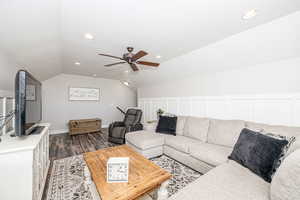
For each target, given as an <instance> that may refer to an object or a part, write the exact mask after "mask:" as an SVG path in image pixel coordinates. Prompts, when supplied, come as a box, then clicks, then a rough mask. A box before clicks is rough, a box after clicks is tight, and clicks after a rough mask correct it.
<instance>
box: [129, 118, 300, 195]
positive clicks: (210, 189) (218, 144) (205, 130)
mask: <svg viewBox="0 0 300 200" xmlns="http://www.w3.org/2000/svg"><path fill="white" fill-rule="evenodd" d="M243 128H249V129H251V130H254V131H264V132H269V133H273V134H279V135H285V136H295V137H296V138H297V140H296V142H294V143H293V145H292V146H291V147H290V149H289V152H288V155H291V156H288V157H287V158H286V159H285V160H288V158H289V157H291V160H292V161H291V163H292V164H291V163H287V164H286V165H292V168H296V170H285V171H283V172H282V173H279V172H281V171H282V169H281V168H284V167H285V166H284V164H285V163H283V164H282V165H283V167H280V169H279V170H278V172H277V173H276V174H275V176H274V179H275V180H278V181H276V182H277V184H275V186H273V188H274V187H275V189H273V191H274V192H273V193H272V192H271V190H272V187H271V185H274V184H273V182H274V179H273V181H272V183H271V184H270V183H267V182H265V181H264V180H263V179H262V178H260V177H258V176H257V175H255V174H254V173H252V172H251V171H250V170H248V169H247V168H245V167H243V166H241V165H239V164H238V163H236V162H234V161H231V160H228V156H229V155H230V153H231V152H232V150H233V147H234V144H235V143H236V141H237V140H238V137H239V134H240V132H241V130H242V129H243ZM155 129H156V124H155V123H154V124H152V125H146V126H145V130H142V131H137V132H131V133H128V134H127V135H126V144H127V145H129V146H131V147H132V148H134V149H135V150H136V151H137V152H140V153H141V154H143V155H144V156H145V157H147V158H152V157H157V156H160V155H162V154H165V155H167V156H170V157H172V158H174V159H175V160H177V161H179V162H181V163H183V164H185V165H187V166H189V167H191V168H193V169H195V170H197V171H199V172H200V173H202V174H204V175H203V176H201V177H200V178H199V179H197V180H196V181H194V182H193V183H191V184H190V185H188V186H187V187H185V188H184V189H183V190H181V191H180V192H178V193H177V194H175V195H173V196H172V197H171V198H170V199H172V200H197V199H200V200H241V199H243V200H270V199H272V200H290V199H292V198H290V195H291V194H290V193H293V194H292V195H298V194H299V197H297V198H299V199H300V187H298V186H295V188H296V189H297V190H298V189H299V191H297V190H296V191H294V190H293V188H292V189H291V188H283V187H281V186H282V184H285V185H287V184H288V185H290V184H292V185H293V184H296V183H297V184H299V185H300V171H299V170H300V166H299V168H297V167H298V165H297V163H300V150H298V151H297V149H299V148H300V128H299V127H287V126H273V125H267V124H259V123H254V122H247V121H242V120H218V119H210V118H198V117H185V116H179V117H178V119H177V126H176V136H173V135H166V134H161V133H156V132H155ZM292 154H293V155H292ZM295 159H296V160H297V159H299V160H297V161H296V162H295V161H293V160H295ZM284 162H285V161H284ZM295 165H296V166H295ZM286 168H287V167H286ZM295 172H298V173H299V174H293V173H295ZM289 173H292V174H289ZM277 174H279V175H278V176H279V178H276V175H277ZM282 174H285V176H291V177H294V178H293V179H291V178H290V177H289V178H287V180H282V179H285V178H282V177H281V176H282ZM285 181H292V182H291V183H286V182H285ZM293 181H294V182H293ZM297 184H296V185H297ZM278 191H280V194H279V192H278ZM286 193H288V194H286ZM276 195H277V196H276ZM284 195H286V196H288V198H286V196H284ZM297 198H295V200H296V199H297ZM292 200H294V199H292Z"/></svg>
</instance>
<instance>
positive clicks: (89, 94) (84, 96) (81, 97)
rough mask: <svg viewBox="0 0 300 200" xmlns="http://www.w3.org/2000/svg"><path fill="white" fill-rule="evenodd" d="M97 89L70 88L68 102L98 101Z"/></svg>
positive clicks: (98, 90)
mask: <svg viewBox="0 0 300 200" xmlns="http://www.w3.org/2000/svg"><path fill="white" fill-rule="evenodd" d="M99 100H100V89H99V88H83V87H70V88H69V101H99Z"/></svg>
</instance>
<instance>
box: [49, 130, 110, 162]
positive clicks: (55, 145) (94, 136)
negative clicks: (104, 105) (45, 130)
mask: <svg viewBox="0 0 300 200" xmlns="http://www.w3.org/2000/svg"><path fill="white" fill-rule="evenodd" d="M107 138H108V132H107V129H102V131H101V132H97V133H90V134H82V135H73V136H70V135H69V134H67V133H66V134H57V135H50V159H51V161H53V160H56V159H62V158H66V157H69V156H75V155H79V154H83V153H85V152H91V151H96V150H98V149H103V148H106V147H112V146H115V144H114V143H111V142H108V140H107Z"/></svg>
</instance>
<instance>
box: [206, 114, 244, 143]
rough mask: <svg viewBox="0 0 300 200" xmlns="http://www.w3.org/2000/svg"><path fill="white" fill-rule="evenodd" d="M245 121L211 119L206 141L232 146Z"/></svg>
mask: <svg viewBox="0 0 300 200" xmlns="http://www.w3.org/2000/svg"><path fill="white" fill-rule="evenodd" d="M244 127H245V122H244V121H241V120H218V119H211V120H210V125H209V129H208V143H211V144H219V145H224V146H228V147H233V146H234V144H235V143H236V141H237V139H238V137H239V135H240V133H241V131H242V129H243V128H244Z"/></svg>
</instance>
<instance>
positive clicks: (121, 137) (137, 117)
mask: <svg viewBox="0 0 300 200" xmlns="http://www.w3.org/2000/svg"><path fill="white" fill-rule="evenodd" d="M141 118H142V111H141V110H139V109H132V108H131V109H128V110H127V112H126V113H125V118H124V121H122V122H113V123H111V124H110V125H109V128H108V133H109V134H108V141H109V142H113V143H118V144H124V143H125V134H126V133H128V132H132V131H139V130H143V124H141Z"/></svg>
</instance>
